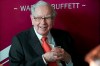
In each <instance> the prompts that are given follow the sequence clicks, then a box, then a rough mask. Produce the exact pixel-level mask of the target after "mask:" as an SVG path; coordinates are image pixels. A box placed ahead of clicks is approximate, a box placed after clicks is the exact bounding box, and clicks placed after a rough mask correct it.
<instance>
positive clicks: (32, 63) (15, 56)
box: [9, 37, 46, 66]
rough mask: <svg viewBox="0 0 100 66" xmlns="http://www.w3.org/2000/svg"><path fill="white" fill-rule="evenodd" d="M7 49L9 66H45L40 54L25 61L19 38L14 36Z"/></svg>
mask: <svg viewBox="0 0 100 66" xmlns="http://www.w3.org/2000/svg"><path fill="white" fill-rule="evenodd" d="M11 45H12V46H11V48H10V51H9V61H10V66H46V65H45V63H44V61H43V59H42V56H38V57H36V58H33V60H29V61H27V60H26V58H25V54H24V51H23V47H22V45H21V42H20V40H19V39H18V38H17V37H14V38H13V40H12V44H11Z"/></svg>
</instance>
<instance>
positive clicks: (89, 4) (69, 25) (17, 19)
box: [0, 0, 100, 66]
mask: <svg viewBox="0 0 100 66" xmlns="http://www.w3.org/2000/svg"><path fill="white" fill-rule="evenodd" d="M37 1H38V0H1V1H0V51H1V50H3V49H4V48H6V47H7V46H9V45H10V43H11V39H12V37H13V36H14V35H16V34H17V33H19V32H21V31H23V30H26V29H28V28H30V27H31V26H32V25H31V20H30V12H29V11H20V6H23V5H32V4H33V3H35V2H37ZM45 1H47V2H49V3H51V4H52V3H53V4H59V3H76V2H78V3H80V4H85V5H86V6H85V7H82V6H81V5H79V8H78V9H67V8H66V9H58V10H56V11H57V17H56V19H55V26H54V28H58V29H62V30H65V31H68V32H70V34H71V36H72V37H73V39H74V40H75V44H74V47H75V50H77V52H78V53H79V56H81V57H82V58H84V56H85V54H86V53H87V52H88V51H90V50H91V49H92V48H94V47H95V46H97V45H98V44H99V41H100V40H99V37H100V35H99V32H100V29H99V24H100V23H99V17H100V16H99V12H100V7H99V6H100V1H99V0H45ZM15 7H16V8H18V9H17V10H14V8H15ZM82 60H83V59H82ZM5 66H8V65H5Z"/></svg>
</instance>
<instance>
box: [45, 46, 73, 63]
mask: <svg viewBox="0 0 100 66" xmlns="http://www.w3.org/2000/svg"><path fill="white" fill-rule="evenodd" d="M44 58H45V60H46V62H54V61H60V60H62V61H65V62H67V63H68V62H69V61H70V59H71V56H70V55H69V54H68V53H67V52H66V51H64V49H62V48H58V47H55V48H53V49H52V50H51V51H50V52H47V53H45V54H44Z"/></svg>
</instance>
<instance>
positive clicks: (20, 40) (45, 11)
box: [9, 1, 73, 66]
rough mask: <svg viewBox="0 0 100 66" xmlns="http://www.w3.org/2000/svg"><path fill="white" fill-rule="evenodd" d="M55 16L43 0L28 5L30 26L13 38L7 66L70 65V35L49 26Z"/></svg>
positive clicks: (71, 65)
mask: <svg viewBox="0 0 100 66" xmlns="http://www.w3.org/2000/svg"><path fill="white" fill-rule="evenodd" d="M55 16H56V12H55V10H54V9H53V8H52V7H51V5H50V4H48V3H47V2H44V1H39V2H37V3H36V4H34V5H33V6H32V7H31V15H30V17H31V21H32V25H33V27H32V28H30V29H29V30H26V31H23V32H21V33H20V34H18V35H16V36H15V37H14V38H13V40H12V46H11V49H10V52H9V59H10V66H73V63H72V61H71V56H70V54H69V53H71V50H70V49H71V46H70V45H71V43H72V41H71V37H70V35H69V34H68V33H66V32H64V31H62V30H57V29H51V28H52V27H53V25H54V19H55Z"/></svg>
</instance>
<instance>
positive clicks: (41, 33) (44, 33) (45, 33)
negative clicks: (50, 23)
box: [38, 32, 47, 36]
mask: <svg viewBox="0 0 100 66" xmlns="http://www.w3.org/2000/svg"><path fill="white" fill-rule="evenodd" d="M38 33H39V34H40V35H42V36H46V35H47V32H38Z"/></svg>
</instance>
